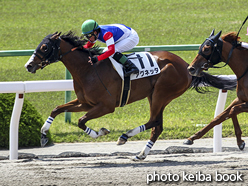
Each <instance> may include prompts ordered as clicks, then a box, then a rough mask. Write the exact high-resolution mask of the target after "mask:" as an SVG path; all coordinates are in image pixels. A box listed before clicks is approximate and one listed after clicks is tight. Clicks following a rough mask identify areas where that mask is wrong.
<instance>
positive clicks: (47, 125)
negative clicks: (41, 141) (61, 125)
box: [40, 116, 54, 135]
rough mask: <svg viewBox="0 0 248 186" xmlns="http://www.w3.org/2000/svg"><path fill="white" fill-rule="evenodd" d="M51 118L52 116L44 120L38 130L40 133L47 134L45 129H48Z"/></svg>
mask: <svg viewBox="0 0 248 186" xmlns="http://www.w3.org/2000/svg"><path fill="white" fill-rule="evenodd" d="M53 120H54V118H52V117H51V116H49V117H48V118H47V120H46V122H45V123H44V125H43V126H42V128H41V131H40V132H41V133H42V134H45V135H46V134H47V131H48V130H49V128H50V126H51V124H52V122H53Z"/></svg>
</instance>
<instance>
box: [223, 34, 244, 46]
mask: <svg viewBox="0 0 248 186" xmlns="http://www.w3.org/2000/svg"><path fill="white" fill-rule="evenodd" d="M221 38H222V39H223V40H224V41H226V42H229V43H231V44H233V43H234V41H239V40H240V37H237V32H229V33H227V34H225V35H222V36H221Z"/></svg>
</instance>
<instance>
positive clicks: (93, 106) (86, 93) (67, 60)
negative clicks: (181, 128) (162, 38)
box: [25, 31, 236, 159]
mask: <svg viewBox="0 0 248 186" xmlns="http://www.w3.org/2000/svg"><path fill="white" fill-rule="evenodd" d="M85 42H86V41H85V40H81V39H80V38H79V37H78V36H75V34H74V33H73V32H71V31H70V32H68V33H66V34H63V35H61V36H60V33H54V34H50V35H48V36H46V37H45V38H44V39H43V40H42V42H41V43H40V44H39V45H38V47H37V48H36V50H35V52H34V53H33V55H32V56H31V57H30V59H29V61H28V62H27V63H26V65H25V67H26V69H27V70H28V71H29V72H31V73H35V72H36V70H38V69H40V68H44V67H45V66H47V65H48V64H50V63H53V62H57V61H62V62H63V64H64V65H65V66H66V68H67V69H68V70H69V71H70V73H71V75H72V77H73V83H74V90H75V93H76V96H77V99H75V100H73V101H70V102H68V103H66V104H63V105H60V106H57V107H56V108H55V109H54V110H53V111H52V112H51V115H50V116H49V117H48V119H47V121H46V123H45V124H44V125H43V127H42V129H41V132H42V140H41V145H42V146H44V145H45V144H46V143H47V141H46V139H47V138H46V132H47V130H48V129H49V127H50V125H51V123H52V122H53V120H54V118H55V117H56V116H57V115H58V114H60V113H62V112H81V111H85V112H87V113H86V114H85V115H84V116H82V117H81V118H80V119H79V121H78V126H79V128H81V129H83V130H84V131H85V132H86V133H87V134H88V135H90V136H91V137H93V138H97V137H99V136H102V135H105V134H107V133H108V132H109V131H108V130H107V129H104V128H102V129H100V131H99V132H95V131H94V130H92V129H90V128H88V127H87V126H86V125H85V124H86V122H87V121H89V120H91V119H95V118H98V117H101V116H103V115H105V114H108V113H112V112H114V111H115V108H116V107H118V106H119V102H120V101H119V100H120V96H121V89H122V88H121V86H122V80H121V78H120V76H119V75H118V74H117V72H116V71H115V70H114V68H113V66H112V64H111V62H110V59H105V60H103V61H99V62H97V63H95V64H94V65H93V66H92V65H90V64H89V63H88V59H89V56H92V55H98V54H99V51H98V50H97V48H95V47H94V48H93V49H84V48H83V47H82V46H83V45H84V44H85ZM75 47H76V48H75ZM151 54H152V55H153V56H154V58H155V59H156V61H157V63H158V65H159V68H160V69H161V72H160V74H158V75H155V76H150V77H146V78H143V79H138V80H133V81H132V83H131V93H130V98H129V100H128V104H130V103H132V102H135V101H138V100H141V99H144V98H146V97H148V100H149V103H150V119H149V121H148V122H147V123H146V124H144V125H141V126H139V127H137V128H135V129H133V130H130V131H128V132H127V133H126V134H123V135H122V136H121V137H120V138H119V140H118V143H117V144H119V145H120V144H124V143H125V142H126V141H127V139H128V138H130V137H132V136H134V135H136V134H138V133H140V132H143V131H144V130H147V129H152V131H151V137H150V140H149V141H148V143H147V145H146V146H145V148H144V150H143V151H141V153H140V154H139V155H138V156H137V159H145V157H146V156H147V154H148V153H149V151H150V149H151V148H152V145H153V144H154V143H155V141H156V140H157V138H158V137H159V135H160V134H161V132H162V131H163V125H162V124H163V110H164V108H165V107H166V105H167V104H169V103H170V102H171V101H172V100H173V99H175V98H177V97H178V96H180V95H182V94H183V93H184V92H185V91H186V90H187V89H188V88H193V89H195V90H196V91H198V92H200V93H201V92H204V90H203V89H202V88H200V87H198V85H199V84H202V83H203V84H207V85H211V86H214V87H216V88H218V89H233V88H235V87H236V82H233V81H230V80H224V79H222V78H220V77H216V76H212V75H209V74H207V73H203V74H202V75H203V76H202V77H192V76H191V75H190V74H189V73H188V70H187V67H188V64H187V63H186V62H185V61H184V60H183V59H181V58H180V57H178V56H176V55H175V54H172V53H170V52H167V51H156V52H151ZM103 84H104V85H105V87H104V86H103ZM105 88H107V90H108V91H109V92H107V91H106V89H105Z"/></svg>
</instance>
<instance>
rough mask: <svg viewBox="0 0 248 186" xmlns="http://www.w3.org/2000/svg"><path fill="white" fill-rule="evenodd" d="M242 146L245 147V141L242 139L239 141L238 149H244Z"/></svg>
mask: <svg viewBox="0 0 248 186" xmlns="http://www.w3.org/2000/svg"><path fill="white" fill-rule="evenodd" d="M244 148H245V142H244V141H243V142H242V143H241V145H239V149H240V150H244Z"/></svg>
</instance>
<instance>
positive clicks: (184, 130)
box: [0, 0, 248, 142]
mask: <svg viewBox="0 0 248 186" xmlns="http://www.w3.org/2000/svg"><path fill="white" fill-rule="evenodd" d="M247 6H248V1H247V0H232V1H226V0H209V1H204V0H176V1H175V0H166V1H165V0H154V1H145V0H141V1H136V0H131V1H127V0H122V1H117V0H108V1H106V0H95V1H89V0H85V1H79V0H71V1H66V0H50V1H47V0H43V1H37V0H26V1H25V0H22V1H19V0H16V1H14V0H8V1H7V0H1V3H0V8H1V11H0V16H1V22H0V50H26V49H35V48H36V47H37V45H38V44H39V43H40V41H41V40H42V39H43V38H44V37H45V36H46V35H48V34H51V33H53V32H55V31H61V32H63V33H65V32H67V31H69V30H72V31H74V32H75V33H76V34H77V35H80V34H81V30H80V28H81V24H82V23H83V21H85V20H86V19H95V20H96V21H97V22H98V23H99V24H109V23H123V24H126V25H128V26H130V27H132V28H134V29H135V30H136V31H137V32H138V34H139V36H140V42H139V44H138V45H139V46H145V45H179V44H201V43H202V42H203V41H204V40H205V39H206V38H207V37H208V36H209V34H210V33H211V31H212V29H213V28H215V29H216V32H217V31H219V30H222V31H223V33H227V32H229V31H238V29H239V28H240V26H241V24H242V22H243V20H244V19H245V17H246V16H247ZM247 26H248V24H246V25H245V26H244V28H243V29H242V30H241V32H240V36H241V40H244V41H245V40H246V41H247V40H248V38H246V37H247V36H245V34H246V27H247ZM98 44H100V43H98ZM100 45H101V46H104V45H102V44H100ZM173 53H175V54H177V55H179V56H180V57H181V58H183V59H184V60H185V61H187V62H188V63H190V62H191V61H192V60H193V59H194V57H195V56H196V54H197V51H178V52H173ZM28 59H29V56H23V57H2V58H0V64H1V65H0V81H29V80H50V79H51V80H52V79H64V78H65V68H64V66H63V64H62V63H60V62H59V63H56V64H52V65H50V66H48V67H46V68H44V69H43V70H39V71H37V73H36V74H35V75H34V74H30V73H28V72H26V70H25V68H24V64H25V63H26V62H27V60H28ZM209 72H210V73H211V74H233V73H232V71H231V70H230V68H229V67H225V68H222V69H211V70H209ZM211 90H212V92H211V93H208V94H204V95H201V94H198V93H196V92H195V91H187V92H186V93H185V94H184V95H182V96H181V97H179V98H177V99H176V100H173V101H172V102H171V103H170V104H169V105H168V106H167V107H166V109H165V111H164V131H163V133H162V135H161V137H160V138H161V139H177V138H181V139H182V138H186V137H189V136H190V135H192V134H194V133H195V132H196V131H198V130H199V129H200V127H196V124H206V123H209V122H210V121H211V120H212V119H213V116H214V110H215V106H216V101H217V96H218V90H215V89H211ZM235 94H236V93H235V92H228V99H227V105H228V104H230V102H231V101H232V100H233V99H234V98H235V97H236V95H235ZM64 97H65V94H64V92H46V93H45V92H43V93H28V94H25V99H28V100H29V101H31V103H32V104H33V105H34V106H35V107H36V109H37V110H38V111H39V112H40V113H41V115H42V116H43V118H44V120H46V119H47V117H48V116H49V114H50V112H51V111H52V109H53V108H54V107H55V106H57V105H60V104H63V103H64ZM72 97H73V98H75V95H74V93H73V95H72ZM83 114H84V113H73V114H72V123H71V124H68V123H65V122H64V114H61V115H60V116H58V117H57V118H56V119H55V121H54V122H53V124H52V126H51V130H50V131H51V134H52V139H53V140H54V142H75V141H116V140H117V138H118V137H119V136H120V135H121V134H122V133H123V132H125V131H127V130H129V129H132V128H135V127H137V126H139V125H142V124H144V123H146V122H147V121H148V120H149V105H148V101H147V100H146V99H144V100H141V101H139V102H135V103H133V104H131V105H127V106H125V107H124V108H117V109H116V111H115V112H114V113H112V114H109V115H106V116H104V117H101V118H99V119H95V120H91V121H89V122H88V123H87V125H88V126H89V127H90V128H92V129H95V130H96V131H98V130H99V128H101V127H106V128H108V129H110V130H111V133H110V134H109V135H107V136H104V137H101V138H99V139H96V140H93V139H91V138H90V137H88V136H87V135H85V133H84V132H83V131H82V130H80V129H79V128H78V127H77V121H78V119H79V117H81V116H82V115H83ZM238 118H239V121H240V125H241V128H242V130H243V135H244V136H247V135H248V131H247V130H246V129H247V114H245V113H244V114H243V113H242V114H240V115H239V117H238ZM149 136H150V130H148V131H145V132H143V133H141V134H138V135H137V136H135V137H133V138H132V139H133V140H136V139H148V138H149ZM210 136H212V131H210V132H209V133H208V134H207V135H206V136H205V137H210ZM223 136H234V130H233V126H232V123H231V121H230V120H228V121H226V122H224V123H223Z"/></svg>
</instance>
